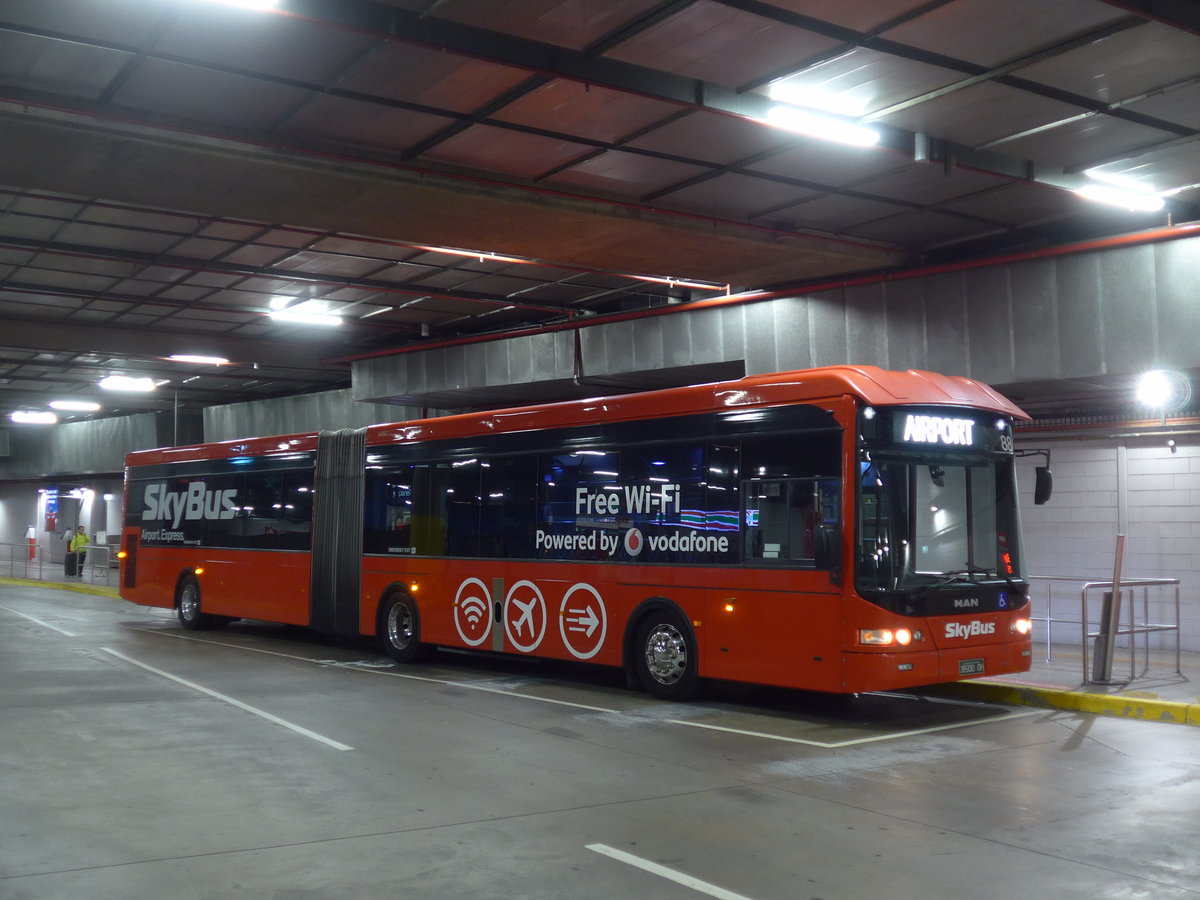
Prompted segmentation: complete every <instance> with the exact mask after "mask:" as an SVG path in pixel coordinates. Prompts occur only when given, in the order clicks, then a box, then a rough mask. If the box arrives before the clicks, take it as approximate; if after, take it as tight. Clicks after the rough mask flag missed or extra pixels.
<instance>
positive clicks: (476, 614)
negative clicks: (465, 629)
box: [460, 597, 487, 626]
mask: <svg viewBox="0 0 1200 900" xmlns="http://www.w3.org/2000/svg"><path fill="white" fill-rule="evenodd" d="M460 606H461V607H462V612H463V618H465V619H466V620H467V622H468V623H470V624H471V625H472V626H474V625H478V624H479V620H480V619H482V618H483V614H484V613H485V612H487V603H485V602H484V601H483V600H480V599H479V598H478V597H468V598H467V599H466V600H464V601H463V602H462V603H461V604H460Z"/></svg>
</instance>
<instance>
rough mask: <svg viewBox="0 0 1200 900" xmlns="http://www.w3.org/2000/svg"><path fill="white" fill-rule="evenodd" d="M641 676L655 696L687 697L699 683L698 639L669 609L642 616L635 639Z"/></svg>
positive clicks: (647, 690) (675, 698)
mask: <svg viewBox="0 0 1200 900" xmlns="http://www.w3.org/2000/svg"><path fill="white" fill-rule="evenodd" d="M633 652H634V656H635V659H634V664H635V665H636V667H637V673H638V680H639V681H641V683H642V687H644V688H645V689H646V692H647V693H649V694H650V696H652V697H657V698H658V699H660V700H687V699H688V698H689V697H693V696H695V694H696V690H697V688H698V687H699V682H700V679H699V676H698V675H697V672H698V665H697V664H698V660H697V658H696V641H695V638H694V637H693V636H692V630H691V628H689V627H688V625H687V623H686V622H684V621H683V619H682V618H681V617H680V616H679V615H678V614H677V613H675V612H672V611H671V610H668V609H661V610H655V611H654V612H652V613H651V614H650V615H648V616H647V617H646V618H645V619H644V620H642V623H641V625H639V626H638V630H637V635H636V637H635V639H634V647H633Z"/></svg>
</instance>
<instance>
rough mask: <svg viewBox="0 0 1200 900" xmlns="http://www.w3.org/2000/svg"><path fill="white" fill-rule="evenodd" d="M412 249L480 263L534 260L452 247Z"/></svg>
mask: <svg viewBox="0 0 1200 900" xmlns="http://www.w3.org/2000/svg"><path fill="white" fill-rule="evenodd" d="M414 249H416V250H424V251H425V252H426V253H445V254H446V255H448V256H466V257H469V258H470V259H477V260H479V261H480V262H506V263H532V262H536V260H532V259H521V258H520V257H518V256H500V255H499V254H497V253H492V252H490V251H487V250H456V249H454V248H452V247H426V246H423V245H421V244H415V245H414Z"/></svg>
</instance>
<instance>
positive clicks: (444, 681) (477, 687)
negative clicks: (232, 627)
mask: <svg viewBox="0 0 1200 900" xmlns="http://www.w3.org/2000/svg"><path fill="white" fill-rule="evenodd" d="M131 630H132V631H140V632H142V633H143V634H157V635H162V636H163V637H173V638H178V639H179V640H184V641H195V642H196V643H198V644H215V645H216V646H218V647H228V648H229V649H231V650H245V651H246V652H248V653H264V654H266V655H267V656H280V657H283V658H284V659H295V660H299V661H301V662H307V663H312V664H313V665H318V666H328V667H330V668H337V669H347V670H349V671H352V672H363V673H365V674H367V675H386V676H388V677H389V678H404V679H406V680H408V681H423V682H425V683H426V684H441V685H445V686H446V687H456V688H462V689H463V690H465V691H481V692H483V693H485V694H503V695H504V696H506V697H519V698H521V699H523V700H536V701H537V702H538V703H550V704H553V705H555V706H570V707H572V708H574V709H585V710H587V711H588V712H599V713H609V714H612V715H620V714H621V713H622V710H619V709H610V708H608V707H606V706H589V705H588V704H586V703H576V702H574V701H571V700H554V699H552V698H550V697H538V696H536V695H534V694H522V693H519V692H517V691H506V690H504V689H503V688H494V687H488V686H487V685H482V684H470V683H469V682H462V681H451V680H450V679H448V678H431V677H429V676H428V675H406V674H405V673H403V672H389V671H386V670H384V669H376V668H374V667H368V666H356V665H352V664H348V663H331V662H330V661H329V660H325V659H313V658H312V657H311V656H298V655H297V654H295V653H280V652H279V651H278V650H262V649H260V648H258V647H243V646H241V645H240V644H228V643H226V642H225V641H206V640H204V639H203V638H195V637H191V636H189V635H186V634H172V633H171V632H169V631H155V630H153V629H150V628H131Z"/></svg>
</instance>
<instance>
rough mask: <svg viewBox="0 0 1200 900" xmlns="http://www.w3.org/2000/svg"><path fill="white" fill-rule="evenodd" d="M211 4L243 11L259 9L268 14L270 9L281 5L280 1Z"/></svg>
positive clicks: (239, 0) (241, 0)
mask: <svg viewBox="0 0 1200 900" xmlns="http://www.w3.org/2000/svg"><path fill="white" fill-rule="evenodd" d="M209 2H210V3H219V4H220V5H221V6H237V7H241V8H242V9H257V10H259V11H260V12H266V11H267V10H269V9H274V8H275V7H276V6H278V5H279V0H209Z"/></svg>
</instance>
